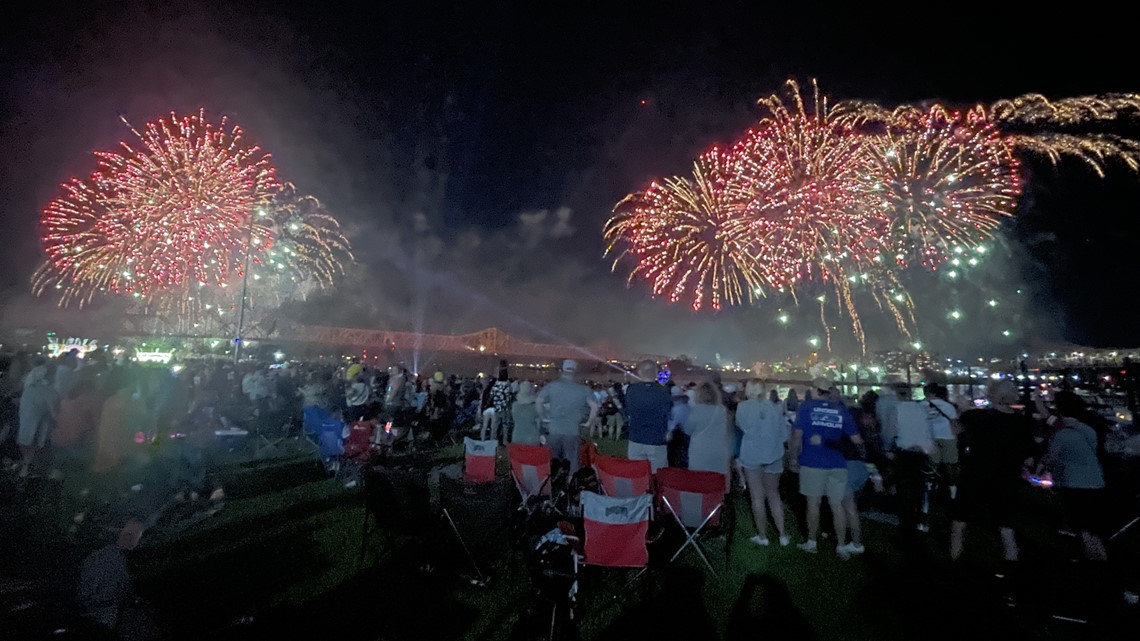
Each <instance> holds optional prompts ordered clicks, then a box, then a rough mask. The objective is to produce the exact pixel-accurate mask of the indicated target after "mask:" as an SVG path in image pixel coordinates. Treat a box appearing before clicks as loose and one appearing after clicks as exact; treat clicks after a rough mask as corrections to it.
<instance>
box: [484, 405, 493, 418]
mask: <svg viewBox="0 0 1140 641" xmlns="http://www.w3.org/2000/svg"><path fill="white" fill-rule="evenodd" d="M483 416H490V417H492V418H494V416H495V408H493V407H488V408H487V409H485V410H483Z"/></svg>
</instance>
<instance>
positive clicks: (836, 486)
mask: <svg viewBox="0 0 1140 641" xmlns="http://www.w3.org/2000/svg"><path fill="white" fill-rule="evenodd" d="M800 494H803V495H804V496H807V497H811V498H818V497H821V496H826V497H827V500H828V501H829V502H830V503H831V504H832V505H836V506H837V505H839V503H840V502H841V501H843V497H844V496H845V495H846V494H847V468H845V467H837V468H830V469H825V468H819V467H801V468H800Z"/></svg>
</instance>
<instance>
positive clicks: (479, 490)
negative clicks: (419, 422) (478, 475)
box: [439, 441, 515, 585]
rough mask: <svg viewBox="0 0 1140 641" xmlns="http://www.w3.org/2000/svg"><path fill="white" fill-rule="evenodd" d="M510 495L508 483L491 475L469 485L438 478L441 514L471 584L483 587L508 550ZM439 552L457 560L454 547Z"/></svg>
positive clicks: (510, 515) (457, 480)
mask: <svg viewBox="0 0 1140 641" xmlns="http://www.w3.org/2000/svg"><path fill="white" fill-rule="evenodd" d="M476 442H478V441H476ZM479 458H489V457H479ZM493 471H494V469H493V468H492V472H493ZM514 494H515V492H514V487H513V484H512V483H511V481H510V479H508V478H506V477H501V478H495V477H494V476H493V474H492V478H491V480H490V481H489V482H487V481H477V482H472V481H470V480H465V479H457V478H454V477H451V476H447V475H441V476H440V477H439V497H440V507H441V508H442V510H441V511H442V513H443V517H444V519H446V521H447V524H448V526H450V529H451V532H452V533H453V534H454V535H455V538H456V540H458V541H459V544H460V547H461V549H462V551H463V554H464V556H466V558H467V561H468V562H469V563H470V565H471V567H472V568H473V569H474V570H475V576H474V578H473V579H472V583H473V584H476V585H486V583H487V581H488V575H487V574H486V572H485V569H486V568H488V567H489V566H490V565H491V563H492V562H493V561H494V560H495V559H496V558H500V557H502V556H503V555H505V554H506V553H507V551H508V550H509V549H510V547H511V535H510V531H511V526H512V522H513V521H512V516H513V515H514V513H515V497H514ZM440 552H441V554H445V555H447V556H449V557H450V558H455V557H456V556H457V555H456V554H455V552H456V550H455V546H443V548H442V549H441V550H440Z"/></svg>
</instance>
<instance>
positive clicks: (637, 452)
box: [626, 441, 669, 474]
mask: <svg viewBox="0 0 1140 641" xmlns="http://www.w3.org/2000/svg"><path fill="white" fill-rule="evenodd" d="M626 458H629V459H632V460H634V461H642V460H644V461H649V465H650V467H651V468H652V470H653V473H654V474H656V473H657V469H658V468H661V467H666V466H668V465H669V451H668V449H667V446H665V445H646V444H644V443H634V442H633V441H630V442H629V446H628V448H627V449H626Z"/></svg>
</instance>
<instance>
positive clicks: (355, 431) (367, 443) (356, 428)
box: [343, 421, 376, 461]
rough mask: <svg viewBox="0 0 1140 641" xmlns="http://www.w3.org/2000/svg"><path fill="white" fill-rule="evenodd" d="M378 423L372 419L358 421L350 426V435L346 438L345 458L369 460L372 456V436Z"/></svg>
mask: <svg viewBox="0 0 1140 641" xmlns="http://www.w3.org/2000/svg"><path fill="white" fill-rule="evenodd" d="M375 432H376V425H375V424H374V423H373V422H372V421H356V422H355V423H353V424H352V425H349V426H348V436H347V437H346V438H345V439H344V454H343V456H344V457H345V458H351V459H358V460H362V461H367V460H368V459H369V458H371V456H372V437H373V436H374V434H375Z"/></svg>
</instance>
